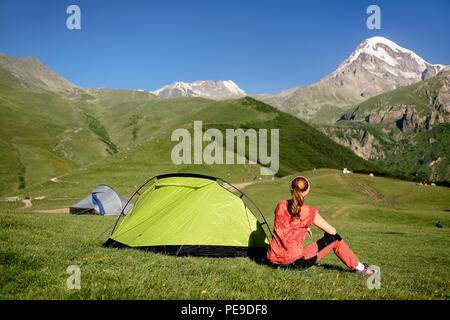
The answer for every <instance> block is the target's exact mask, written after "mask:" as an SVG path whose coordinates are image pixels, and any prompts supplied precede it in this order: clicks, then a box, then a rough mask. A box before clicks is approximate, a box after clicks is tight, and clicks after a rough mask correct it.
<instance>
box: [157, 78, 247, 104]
mask: <svg viewBox="0 0 450 320" xmlns="http://www.w3.org/2000/svg"><path fill="white" fill-rule="evenodd" d="M152 93H154V94H156V95H158V96H160V97H161V98H180V97H202V98H206V99H212V100H224V99H235V98H241V97H244V96H246V93H245V91H244V90H242V89H241V88H239V87H238V86H237V85H236V83H234V82H233V81H231V80H224V81H222V80H221V81H217V82H214V81H212V80H205V81H195V82H191V83H185V82H175V83H173V84H170V85H167V86H164V87H162V88H161V89H158V90H156V91H152Z"/></svg>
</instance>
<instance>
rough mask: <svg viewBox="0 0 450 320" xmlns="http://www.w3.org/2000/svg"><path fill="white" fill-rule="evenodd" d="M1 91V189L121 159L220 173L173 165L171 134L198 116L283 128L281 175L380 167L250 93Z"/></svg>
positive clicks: (222, 125)
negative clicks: (216, 96) (215, 96)
mask: <svg viewBox="0 0 450 320" xmlns="http://www.w3.org/2000/svg"><path fill="white" fill-rule="evenodd" d="M0 90H1V91H0V98H1V109H0V110H1V111H0V112H1V113H2V118H1V119H2V121H3V123H4V125H2V131H1V133H0V139H1V140H0V141H1V142H2V144H1V146H2V150H4V151H3V152H2V157H3V158H4V159H5V161H4V162H2V164H3V167H2V173H1V174H2V175H3V176H4V177H5V178H4V179H2V181H5V182H4V183H3V185H2V186H1V188H2V189H1V193H11V192H13V191H14V190H17V189H23V188H24V187H25V188H26V187H29V186H35V185H39V186H42V185H43V183H44V182H45V181H48V179H50V178H52V177H56V176H61V175H65V174H68V173H70V172H74V174H77V173H76V172H79V171H80V170H83V172H85V171H86V170H85V169H86V168H88V169H87V170H99V168H110V167H111V166H113V165H114V166H115V165H118V166H124V167H127V168H134V170H135V172H142V171H143V170H144V171H145V172H148V171H149V170H151V171H154V172H156V173H159V171H158V170H154V169H155V166H154V165H153V164H155V163H159V164H161V166H163V167H164V168H165V169H164V170H165V171H167V172H170V171H182V170H185V171H186V170H190V171H196V172H198V171H201V172H203V171H205V170H206V171H208V172H215V171H216V170H218V169H216V168H215V165H214V166H212V167H209V166H207V165H202V166H198V165H181V166H175V165H173V164H172V161H171V158H170V155H171V150H172V148H173V147H174V146H175V145H176V143H177V142H172V141H171V140H170V136H171V133H172V132H173V130H175V129H177V128H186V129H189V130H192V125H193V122H194V121H195V120H202V121H203V130H207V129H208V128H218V129H220V130H222V131H223V133H224V134H225V130H226V129H233V128H243V129H247V128H254V129H256V130H257V129H272V128H276V129H280V170H279V172H278V175H286V174H289V173H292V172H293V171H298V170H307V169H312V168H323V167H330V168H341V167H344V166H346V167H349V168H355V169H367V170H377V167H376V166H375V165H372V164H370V163H368V162H366V161H364V160H362V159H360V158H359V157H357V156H356V155H355V154H354V153H353V152H352V151H350V150H349V149H347V148H344V147H341V146H339V145H338V144H336V143H334V142H333V141H332V140H330V139H329V138H327V137H326V136H325V135H324V134H322V133H320V132H318V131H317V130H315V129H314V128H313V127H311V126H309V125H308V124H306V123H304V122H303V121H301V120H299V119H297V118H295V117H293V116H289V115H287V114H285V113H283V112H280V111H278V110H276V109H275V108H272V107H270V106H268V105H265V104H263V103H261V102H259V101H257V100H255V99H252V98H249V97H247V98H243V99H239V100H226V101H220V102H215V101H212V100H206V99H202V98H180V99H161V98H158V97H156V96H154V95H152V94H149V93H146V92H140V91H132V90H107V89H96V90H89V91H88V92H85V93H83V94H78V95H72V96H71V97H70V98H68V97H66V96H59V95H57V94H55V93H42V92H39V93H37V92H29V91H24V90H22V91H18V90H15V89H11V88H9V87H7V86H4V85H3V86H1V87H0ZM237 114H239V117H236V115H237ZM234 151H236V150H234ZM17 159H19V160H20V161H17ZM100 160H102V161H100ZM136 163H138V165H137V166H135V164H136ZM217 166H218V167H223V168H224V172H227V173H228V175H230V176H233V178H234V179H236V178H238V179H247V178H254V177H256V176H259V174H258V171H259V170H257V167H258V166H257V165H248V164H246V165H232V166H230V165H217ZM149 168H151V169H149ZM225 168H226V169H225ZM77 169H78V171H76V170H77ZM74 170H75V171H74ZM108 170H109V169H108ZM111 171H112V172H111V174H112V175H114V174H115V173H116V170H111ZM219 172H220V171H219ZM117 174H118V173H117ZM145 176H148V175H145ZM27 190H28V189H27ZM24 191H25V190H24ZM22 193H23V192H22Z"/></svg>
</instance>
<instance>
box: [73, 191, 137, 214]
mask: <svg viewBox="0 0 450 320" xmlns="http://www.w3.org/2000/svg"><path fill="white" fill-rule="evenodd" d="M127 202H128V200H127V199H125V198H123V197H121V196H120V195H118V194H117V193H116V192H115V191H114V190H113V189H112V188H110V187H108V186H107V185H104V184H101V185H98V186H97V187H96V188H95V189H94V191H92V193H91V194H90V195H88V196H87V197H86V198H84V199H83V200H81V201H80V202H78V203H76V204H74V205H73V206H71V207H70V213H73V214H99V215H102V216H103V215H105V216H118V215H120V214H121V212H122V209H123V214H124V215H125V214H127V213H128V212H129V211H130V210H131V208H132V207H133V204H132V203H131V202H130V203H128V205H127Z"/></svg>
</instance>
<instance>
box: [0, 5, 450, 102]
mask: <svg viewBox="0 0 450 320" xmlns="http://www.w3.org/2000/svg"><path fill="white" fill-rule="evenodd" d="M71 4H76V5H78V6H79V7H80V8H81V30H68V29H67V28H66V19H67V17H68V16H69V15H68V14H67V13H66V8H67V7H68V6H69V5H71ZM371 4H376V5H378V6H379V7H380V8H381V29H380V30H369V29H367V27H366V19H367V18H368V17H369V14H366V8H367V7H368V6H369V5H371ZM449 13H450V1H448V0H442V1H438V0H431V1H411V0H409V1H405V0H388V1H376V0H370V1H365V0H355V1H345V0H341V1H301V0H297V1H264V0H259V1H253V0H240V1H235V0H227V1H222V0H209V1H196V0H192V1H186V0H184V1H175V0H173V1H152V0H148V1H133V0H130V1H119V0H109V1H100V0H90V1H81V0H71V1H65V0H53V1H50V0H42V1H41V0H39V1H36V0H34V1H21V0H1V1H0V52H4V53H7V54H9V55H12V56H15V57H26V56H34V57H36V58H38V59H39V60H41V61H42V62H43V63H44V64H45V65H47V66H48V67H49V68H51V69H52V70H53V71H55V72H56V73H58V74H59V75H61V76H62V77H64V78H66V79H68V80H70V81H71V82H73V83H75V84H76V85H78V86H81V87H83V88H96V87H109V88H112V89H118V88H123V89H143V90H155V89H158V88H160V87H162V86H164V85H166V84H169V83H172V82H175V81H185V82H191V81H195V80H207V79H210V80H215V81H217V80H228V79H231V80H233V81H235V82H236V83H237V84H238V85H239V86H240V87H241V88H242V89H244V90H245V91H246V92H247V93H249V94H254V93H277V92H279V91H281V90H284V89H288V88H293V87H296V86H298V85H309V84H312V83H315V82H317V81H318V80H320V79H321V78H322V77H324V76H325V75H327V74H328V73H330V72H332V71H334V70H335V69H336V68H337V66H338V65H339V63H340V62H342V61H343V60H344V59H345V58H346V57H347V56H348V55H349V54H350V53H351V52H352V51H353V50H354V49H355V48H356V46H357V45H358V44H359V43H360V42H361V41H363V40H364V39H365V38H368V37H372V36H376V35H377V36H384V37H386V38H388V39H390V40H392V41H394V42H396V43H397V44H399V45H401V46H403V47H405V48H408V49H411V50H413V51H415V52H416V53H417V54H418V55H419V56H421V57H422V58H424V59H425V60H426V61H428V62H430V63H441V64H450V52H449V51H450V50H449V49H450V42H449V41H448V39H449V36H448V35H449V34H450V19H449V17H448V15H449Z"/></svg>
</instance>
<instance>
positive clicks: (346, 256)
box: [281, 233, 359, 270]
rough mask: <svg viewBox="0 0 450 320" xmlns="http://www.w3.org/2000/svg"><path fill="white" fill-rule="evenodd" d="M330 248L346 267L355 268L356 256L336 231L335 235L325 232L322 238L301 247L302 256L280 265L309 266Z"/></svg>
mask: <svg viewBox="0 0 450 320" xmlns="http://www.w3.org/2000/svg"><path fill="white" fill-rule="evenodd" d="M331 249H334V253H335V254H336V255H337V256H338V257H339V259H341V260H342V262H343V263H345V265H346V266H347V267H349V268H350V269H352V270H354V269H355V268H356V266H357V264H358V262H359V260H358V258H357V257H356V256H355V254H354V253H353V251H352V250H350V248H349V247H348V246H347V244H346V243H345V242H344V240H342V238H341V237H340V236H339V235H338V234H337V233H336V234H335V235H331V234H328V233H325V235H324V236H323V238H321V239H319V240H318V241H317V242H315V243H313V244H311V245H309V246H307V247H306V248H304V249H303V252H304V256H303V257H301V258H300V259H297V260H294V261H293V262H290V263H287V264H284V265H281V266H283V267H298V268H302V269H304V268H309V267H311V266H312V265H314V264H316V263H317V262H319V260H320V259H322V258H323V257H324V256H325V255H326V254H327V253H328V252H330V251H331Z"/></svg>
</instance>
